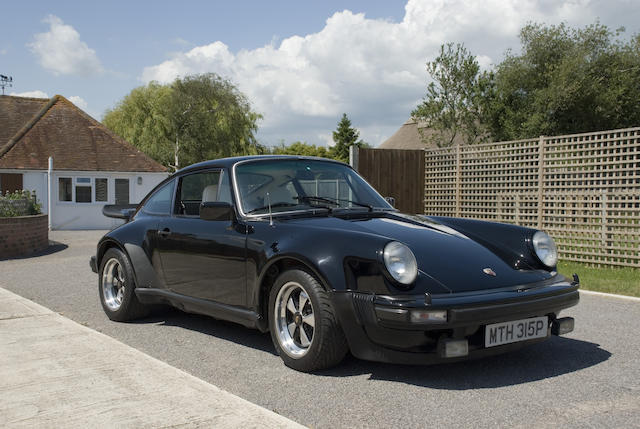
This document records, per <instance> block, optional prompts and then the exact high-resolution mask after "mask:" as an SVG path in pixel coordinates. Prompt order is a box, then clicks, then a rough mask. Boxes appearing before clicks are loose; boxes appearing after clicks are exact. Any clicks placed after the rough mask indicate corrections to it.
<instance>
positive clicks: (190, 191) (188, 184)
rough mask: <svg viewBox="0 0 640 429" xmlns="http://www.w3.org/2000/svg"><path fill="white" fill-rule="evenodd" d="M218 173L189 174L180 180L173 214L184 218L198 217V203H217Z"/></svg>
mask: <svg viewBox="0 0 640 429" xmlns="http://www.w3.org/2000/svg"><path fill="white" fill-rule="evenodd" d="M219 184H220V172H219V171H205V172H202V173H194V174H189V175H188V176H184V177H182V178H181V179H180V183H179V186H178V198H176V206H175V213H176V214H179V215H184V216H200V203H201V202H203V201H205V202H213V201H218V194H219Z"/></svg>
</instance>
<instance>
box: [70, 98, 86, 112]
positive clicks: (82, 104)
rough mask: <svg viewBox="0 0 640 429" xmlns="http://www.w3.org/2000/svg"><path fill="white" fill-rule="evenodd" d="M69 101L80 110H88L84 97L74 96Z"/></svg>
mask: <svg viewBox="0 0 640 429" xmlns="http://www.w3.org/2000/svg"><path fill="white" fill-rule="evenodd" d="M68 100H69V101H70V102H72V103H73V104H75V105H76V106H78V107H79V108H81V109H82V110H87V102H86V101H84V99H83V98H82V97H80V96H78V95H72V96H71V97H69V98H68Z"/></svg>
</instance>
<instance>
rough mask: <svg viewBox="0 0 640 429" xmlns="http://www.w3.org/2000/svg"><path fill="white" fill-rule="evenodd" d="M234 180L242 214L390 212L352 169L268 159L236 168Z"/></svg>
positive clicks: (340, 166) (336, 165)
mask: <svg viewBox="0 0 640 429" xmlns="http://www.w3.org/2000/svg"><path fill="white" fill-rule="evenodd" d="M235 178H236V184H237V187H238V194H239V197H240V204H241V206H242V207H241V210H242V212H243V213H244V214H248V215H258V214H265V213H269V205H271V211H272V213H280V212H290V211H299V210H310V209H317V208H319V207H320V208H326V209H329V210H335V209H355V208H357V209H364V210H374V209H377V210H380V209H386V210H390V209H393V208H392V207H391V206H390V205H389V204H388V203H387V202H386V201H385V199H384V198H382V197H381V196H380V195H379V194H378V193H377V192H376V191H375V190H374V189H373V188H372V187H371V186H369V184H367V182H365V181H364V179H362V178H361V177H360V176H359V175H358V174H357V173H356V172H355V171H353V170H352V169H351V168H349V167H347V166H345V165H341V164H337V163H334V162H328V161H321V160H309V159H269V160H260V161H254V162H247V163H244V164H239V165H237V166H236V168H235Z"/></svg>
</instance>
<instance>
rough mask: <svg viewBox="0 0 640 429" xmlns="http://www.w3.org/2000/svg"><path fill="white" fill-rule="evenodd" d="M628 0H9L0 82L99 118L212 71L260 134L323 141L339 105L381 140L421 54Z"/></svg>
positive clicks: (612, 16) (399, 118)
mask: <svg viewBox="0 0 640 429" xmlns="http://www.w3.org/2000/svg"><path fill="white" fill-rule="evenodd" d="M639 18H640V7H639V6H638V2H637V0H613V1H591V0H571V1H565V2H562V1H555V0H544V1H533V0H530V1H529V0H486V1H482V2H480V1H472V0H448V1H443V0H408V1H343V2H337V1H322V2H310V1H271V2H265V1H233V2H232V1H227V2H217V1H184V2H160V1H154V2H142V1H131V0H130V1H127V2H124V1H110V2H100V3H98V2H95V3H94V2H88V1H64V2H62V1H61V2H51V1H47V2H45V1H29V2H19V1H14V2H11V3H4V4H3V9H2V16H1V17H0V19H2V25H0V73H1V74H4V75H11V76H13V78H14V85H13V88H9V89H8V90H7V93H15V94H25V95H31V96H33V95H42V96H52V95H54V94H62V95H64V96H66V97H67V98H70V99H71V100H72V101H74V102H75V103H76V104H78V105H79V106H80V107H81V108H83V109H85V110H86V111H87V112H88V113H90V114H91V115H93V116H94V117H96V118H97V119H100V118H101V117H102V115H103V113H104V111H105V110H106V109H108V108H110V107H113V106H114V105H115V104H116V103H117V102H118V101H119V100H120V99H122V97H124V96H125V95H126V94H127V93H129V91H131V89H133V88H135V87H136V86H139V85H143V84H146V83H147V82H149V81H150V80H158V81H160V82H170V81H171V80H173V79H174V78H175V77H176V76H179V75H184V74H190V73H203V72H216V73H218V74H220V75H222V76H224V77H227V78H229V79H231V80H232V81H233V82H235V83H236V84H237V85H238V87H239V88H240V89H241V90H242V91H243V92H244V93H245V94H246V95H247V96H248V97H249V99H250V100H251V101H252V103H253V105H254V108H255V109H256V110H258V111H259V112H261V113H262V114H263V115H264V120H263V121H262V123H261V124H260V131H259V135H258V138H259V140H260V141H261V142H263V143H265V144H268V145H271V144H276V143H278V142H280V141H282V140H284V141H285V142H286V143H290V142H293V141H295V140H302V141H307V142H309V143H314V144H328V143H330V141H331V131H332V130H333V129H335V126H336V124H337V122H338V120H339V119H340V116H341V115H342V113H343V112H345V113H347V114H348V115H349V116H350V118H351V119H352V122H353V124H354V125H355V126H356V127H357V128H358V129H359V130H360V131H361V135H362V137H363V138H364V139H365V140H366V141H368V142H370V143H372V144H374V145H378V144H379V143H381V142H382V141H384V140H385V139H386V138H388V137H389V136H390V135H391V134H393V132H395V130H396V129H397V128H398V127H399V126H400V125H401V124H402V122H404V121H405V120H406V119H407V118H408V116H409V113H410V111H411V109H412V108H413V107H415V106H416V104H417V103H418V102H419V101H420V99H421V98H422V96H423V95H424V92H425V88H426V83H427V79H428V76H427V74H426V72H425V68H424V64H425V62H426V61H427V60H430V59H432V58H434V57H435V55H437V50H438V48H439V46H440V45H441V44H442V43H446V42H449V41H451V42H464V43H465V44H466V45H467V47H469V48H470V50H471V51H472V52H473V53H474V54H475V55H477V56H478V60H479V62H480V64H481V65H482V66H483V67H485V68H488V67H491V64H494V63H496V62H499V61H500V60H501V58H502V56H503V54H504V51H505V50H506V49H508V48H517V47H518V46H519V42H518V38H517V35H518V30H519V29H520V28H521V27H522V25H524V24H525V23H527V22H531V21H534V22H542V23H546V24H557V23H559V22H562V21H565V22H567V23H568V24H570V25H572V26H584V25H587V24H591V23H593V22H595V21H596V20H598V19H599V20H600V22H601V23H603V24H605V25H608V26H609V27H611V28H618V27H620V26H624V27H626V29H627V31H626V33H625V34H626V37H629V36H630V35H631V34H635V33H638V32H639V31H640V19H639Z"/></svg>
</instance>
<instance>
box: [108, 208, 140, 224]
mask: <svg viewBox="0 0 640 429" xmlns="http://www.w3.org/2000/svg"><path fill="white" fill-rule="evenodd" d="M137 207H138V205H137V204H110V205H106V206H104V207H102V214H103V215H105V216H106V217H112V218H115V219H124V220H126V221H127V222H128V221H129V220H130V219H131V216H133V213H135V211H136V208H137Z"/></svg>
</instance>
